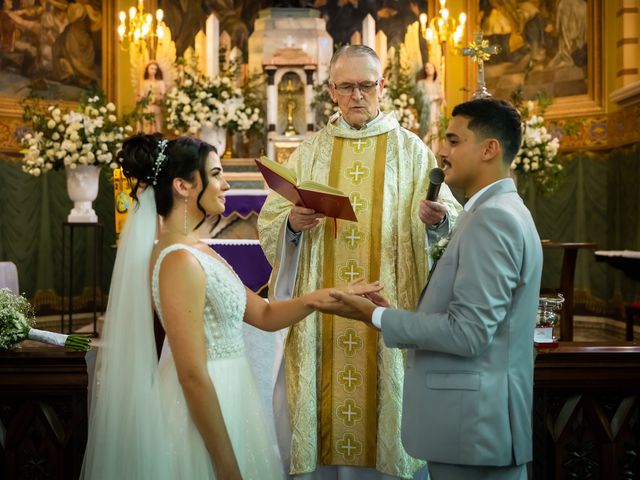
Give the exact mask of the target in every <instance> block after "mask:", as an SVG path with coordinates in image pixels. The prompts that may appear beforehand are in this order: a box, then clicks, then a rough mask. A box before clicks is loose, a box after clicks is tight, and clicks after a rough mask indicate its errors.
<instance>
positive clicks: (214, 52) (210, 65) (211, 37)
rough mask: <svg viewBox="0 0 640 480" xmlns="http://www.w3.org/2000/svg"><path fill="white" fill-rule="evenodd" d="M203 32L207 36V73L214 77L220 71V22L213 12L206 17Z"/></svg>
mask: <svg viewBox="0 0 640 480" xmlns="http://www.w3.org/2000/svg"><path fill="white" fill-rule="evenodd" d="M205 32H206V37H207V48H206V55H207V75H209V76H210V77H215V76H217V75H218V73H219V72H220V65H219V64H220V59H219V57H218V56H219V53H218V52H219V51H220V22H219V21H218V18H217V17H216V16H215V15H214V14H211V15H209V18H207V23H206V24H205Z"/></svg>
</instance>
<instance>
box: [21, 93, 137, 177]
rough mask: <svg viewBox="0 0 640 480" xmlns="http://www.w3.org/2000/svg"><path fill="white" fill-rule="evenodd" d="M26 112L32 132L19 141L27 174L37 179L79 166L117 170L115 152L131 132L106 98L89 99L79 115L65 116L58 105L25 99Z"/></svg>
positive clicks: (101, 96) (95, 96)
mask: <svg viewBox="0 0 640 480" xmlns="http://www.w3.org/2000/svg"><path fill="white" fill-rule="evenodd" d="M23 108H24V114H23V118H24V120H25V121H27V122H29V123H30V130H31V131H30V132H28V133H26V134H25V135H23V136H22V138H21V139H20V142H21V144H22V146H23V147H25V149H24V150H23V151H22V153H23V154H24V158H23V166H22V169H23V170H24V171H25V172H27V173H29V174H31V175H34V176H38V175H40V174H42V173H46V172H48V171H50V170H58V169H60V168H62V167H69V168H71V169H74V168H76V167H77V166H78V165H97V166H106V165H108V166H109V167H110V168H112V169H114V168H117V164H116V162H115V155H116V152H117V151H118V150H120V148H121V147H122V142H123V141H124V139H125V137H126V135H127V134H128V133H130V132H131V130H132V129H131V127H130V126H126V125H124V123H123V122H121V121H119V120H118V117H117V116H116V106H115V105H114V104H113V103H111V102H108V103H107V102H106V100H105V97H104V95H103V94H92V95H91V96H89V97H87V98H86V100H84V101H82V102H81V103H80V105H79V106H78V110H77V111H67V112H64V111H63V110H62V109H61V108H60V107H58V106H57V105H49V106H48V107H46V108H43V106H42V104H41V101H40V100H38V99H35V98H28V99H26V100H25V101H24V102H23Z"/></svg>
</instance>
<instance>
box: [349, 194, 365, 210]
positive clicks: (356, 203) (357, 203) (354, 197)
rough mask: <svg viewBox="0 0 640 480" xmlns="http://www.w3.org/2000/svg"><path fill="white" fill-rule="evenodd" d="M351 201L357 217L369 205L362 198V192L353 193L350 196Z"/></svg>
mask: <svg viewBox="0 0 640 480" xmlns="http://www.w3.org/2000/svg"><path fill="white" fill-rule="evenodd" d="M349 200H350V201H351V206H352V207H353V211H354V212H355V214H356V215H360V212H362V211H363V210H365V209H366V208H367V205H368V204H369V202H367V201H366V200H365V199H364V198H362V195H360V192H353V193H352V194H351V195H349Z"/></svg>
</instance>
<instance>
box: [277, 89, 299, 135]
mask: <svg viewBox="0 0 640 480" xmlns="http://www.w3.org/2000/svg"><path fill="white" fill-rule="evenodd" d="M300 91H301V88H300V85H299V84H297V82H296V86H294V85H293V81H292V80H291V78H288V79H287V81H286V87H281V88H280V93H283V94H284V93H286V95H287V102H286V104H285V105H286V108H287V126H286V127H285V129H284V134H285V135H286V136H287V137H292V136H295V135H298V134H299V133H298V131H297V130H296V127H295V125H294V112H295V110H296V108H297V107H298V103H297V102H296V101H295V99H294V97H293V95H294V94H297V93H298V92H300Z"/></svg>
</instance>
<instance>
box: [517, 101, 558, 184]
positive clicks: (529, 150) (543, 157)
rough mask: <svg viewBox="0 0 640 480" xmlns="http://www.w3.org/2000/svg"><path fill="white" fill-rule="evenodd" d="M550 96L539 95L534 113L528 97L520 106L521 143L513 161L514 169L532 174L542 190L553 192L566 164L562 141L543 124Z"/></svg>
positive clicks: (523, 173)
mask: <svg viewBox="0 0 640 480" xmlns="http://www.w3.org/2000/svg"><path fill="white" fill-rule="evenodd" d="M550 102H551V100H550V99H549V100H547V99H546V97H540V98H539V103H538V109H539V114H538V115H536V114H535V113H534V111H535V106H534V104H533V102H532V101H528V102H527V103H526V105H525V106H524V108H523V107H522V106H521V107H520V114H521V115H522V118H523V120H524V121H523V134H522V145H521V146H520V150H519V151H518V153H517V154H516V157H515V158H514V159H513V162H512V163H511V170H512V171H514V172H517V173H518V175H519V177H522V178H523V179H524V178H526V177H531V178H532V179H533V181H534V184H535V185H536V187H537V188H538V189H539V190H540V191H541V192H542V193H552V192H553V191H554V190H555V189H556V188H558V186H559V185H560V183H561V181H562V174H563V168H562V165H560V163H559V162H558V149H559V148H560V141H559V140H558V138H555V137H553V136H552V135H551V134H550V133H549V132H548V131H547V128H546V127H545V126H544V117H543V116H542V115H543V113H544V110H545V109H546V107H547V106H548V105H549V104H550Z"/></svg>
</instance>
